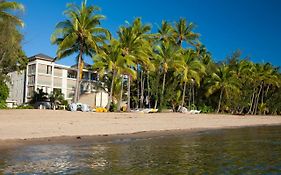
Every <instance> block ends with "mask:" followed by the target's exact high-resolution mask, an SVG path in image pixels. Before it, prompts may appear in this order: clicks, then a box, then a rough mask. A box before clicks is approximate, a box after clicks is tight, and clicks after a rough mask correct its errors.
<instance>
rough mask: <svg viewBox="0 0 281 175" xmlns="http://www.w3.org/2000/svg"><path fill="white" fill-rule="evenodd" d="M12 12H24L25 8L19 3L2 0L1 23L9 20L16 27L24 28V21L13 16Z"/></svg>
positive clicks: (0, 0)
mask: <svg viewBox="0 0 281 175" xmlns="http://www.w3.org/2000/svg"><path fill="white" fill-rule="evenodd" d="M11 10H13V11H15V10H19V11H23V10H24V6H23V5H22V4H20V3H18V2H10V1H5V0H0V22H1V21H4V20H8V21H10V22H12V23H14V24H16V25H19V26H21V27H23V26H24V23H23V21H22V20H21V19H20V18H18V17H17V16H15V15H13V14H11V13H10V11H11Z"/></svg>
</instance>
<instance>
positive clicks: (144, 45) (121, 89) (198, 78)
mask: <svg viewBox="0 0 281 175" xmlns="http://www.w3.org/2000/svg"><path fill="white" fill-rule="evenodd" d="M23 9H24V8H23V6H22V5H21V4H18V3H15V2H9V1H0V24H1V25H0V81H1V84H3V82H4V81H8V78H7V76H6V75H7V74H8V73H9V72H11V71H15V70H21V69H22V68H24V66H25V63H26V57H25V54H24V52H23V51H22V48H21V41H22V39H23V36H22V34H21V33H20V31H19V29H20V27H22V26H23V22H22V21H21V19H20V18H18V17H17V16H14V15H13V14H12V13H11V10H19V11H22V10H23ZM99 10H100V8H99V7H96V6H92V5H87V4H86V1H83V2H82V3H81V6H77V5H75V4H68V5H67V10H66V11H65V13H64V14H65V16H66V20H64V21H62V22H59V23H58V24H57V25H56V27H55V31H54V33H53V35H52V36H51V42H52V43H53V44H55V45H57V46H58V47H57V57H56V59H57V60H58V59H62V58H64V57H67V56H73V55H74V58H75V61H76V63H77V82H76V92H75V98H74V101H75V102H76V101H78V99H79V92H80V90H79V87H80V86H79V85H80V82H81V70H82V69H83V68H84V67H83V62H84V59H85V57H91V58H92V59H93V61H94V64H93V66H92V69H93V70H95V71H97V72H98V73H99V79H100V81H102V82H103V83H102V84H101V86H103V87H102V89H105V90H107V91H108V94H109V103H108V105H107V111H108V110H110V111H124V103H125V104H126V107H125V108H126V110H127V111H130V110H131V108H133V109H135V108H157V109H159V111H163V110H166V109H171V110H173V111H175V112H176V111H178V110H179V109H180V108H181V107H186V108H188V109H198V110H201V111H202V112H217V113H232V114H253V115H254V114H281V87H280V86H281V73H280V69H279V67H277V66H274V65H272V64H270V63H256V62H253V61H251V60H250V58H248V57H245V58H244V57H242V54H241V53H240V52H239V51H236V52H234V53H232V54H231V55H230V56H229V57H227V58H225V59H224V60H220V61H215V60H217V59H215V58H213V56H212V54H211V53H210V52H209V51H208V49H207V48H206V47H205V46H204V44H202V41H201V38H200V34H199V33H198V32H196V30H195V28H196V25H195V24H194V23H193V22H189V21H187V20H186V19H184V18H180V19H179V20H178V21H174V22H169V21H165V20H164V21H162V23H161V25H160V26H158V28H157V29H156V30H155V31H156V32H153V31H154V30H153V26H152V25H150V24H146V23H143V22H142V19H141V18H135V19H134V20H133V21H132V22H126V23H125V24H124V25H121V26H120V28H119V29H118V31H117V33H116V35H115V34H114V35H112V34H111V33H110V32H109V31H108V30H107V29H105V28H103V27H102V23H101V22H102V20H103V19H105V16H104V15H101V14H98V12H99ZM4 24H5V25H4ZM112 36H116V37H115V38H113V37H112ZM7 43H8V45H7ZM0 93H1V94H0V97H1V98H2V99H4V98H6V96H7V95H6V87H5V86H1V88H0ZM37 95H38V94H37ZM37 97H38V98H39V97H40V98H41V97H42V96H39V95H38V96H37ZM51 97H52V99H53V102H54V105H56V102H57V100H56V99H60V98H61V94H57V93H53V95H52V96H51ZM42 98H43V97H42ZM4 100H5V99H4ZM2 101H3V100H2ZM0 103H1V101H0Z"/></svg>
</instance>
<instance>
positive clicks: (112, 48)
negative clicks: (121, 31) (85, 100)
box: [93, 40, 135, 110]
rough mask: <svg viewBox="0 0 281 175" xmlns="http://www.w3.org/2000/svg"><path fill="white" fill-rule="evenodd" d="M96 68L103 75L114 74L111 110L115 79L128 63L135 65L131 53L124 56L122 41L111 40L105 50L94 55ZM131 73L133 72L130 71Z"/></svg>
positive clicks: (108, 105)
mask: <svg viewBox="0 0 281 175" xmlns="http://www.w3.org/2000/svg"><path fill="white" fill-rule="evenodd" d="M94 62H95V64H94V66H93V67H94V69H96V70H98V72H99V73H100V75H101V76H103V75H104V74H105V73H106V74H112V81H111V86H110V91H109V92H110V93H109V94H110V95H109V102H108V104H107V109H108V110H109V108H110V104H111V102H112V101H113V100H112V98H113V96H112V94H113V87H114V80H115V78H116V77H117V76H119V75H120V73H123V71H124V69H125V67H126V66H127V64H129V65H134V64H135V63H134V62H132V59H131V58H130V55H127V56H125V57H123V56H122V51H121V48H120V43H119V42H118V41H117V40H111V42H110V44H109V45H107V46H105V48H104V52H101V53H100V54H97V55H96V56H95V57H94ZM130 73H131V72H130Z"/></svg>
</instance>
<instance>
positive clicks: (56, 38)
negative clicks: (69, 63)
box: [51, 1, 110, 102]
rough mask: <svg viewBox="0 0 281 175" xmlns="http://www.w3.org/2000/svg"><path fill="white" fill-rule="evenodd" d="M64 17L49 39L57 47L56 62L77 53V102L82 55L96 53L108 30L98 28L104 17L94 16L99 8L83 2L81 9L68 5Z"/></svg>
mask: <svg viewBox="0 0 281 175" xmlns="http://www.w3.org/2000/svg"><path fill="white" fill-rule="evenodd" d="M67 8H68V9H67V10H66V11H65V13H64V14H65V15H66V17H67V18H68V19H66V20H65V21H62V22H59V23H58V24H57V25H56V30H55V32H54V33H53V35H52V37H51V42H52V44H56V45H58V49H57V60H58V59H61V58H64V57H66V56H70V55H72V54H74V53H78V56H77V60H76V61H77V80H76V90H75V97H74V102H77V101H78V100H79V92H80V88H79V84H80V78H81V75H80V70H79V68H80V67H81V63H82V60H83V58H82V57H83V55H89V56H92V55H93V54H94V53H98V52H99V50H100V46H101V45H102V44H104V42H105V40H106V39H109V38H110V33H109V31H108V30H106V29H104V28H102V27H100V21H101V20H102V19H104V18H105V16H103V15H100V14H96V12H97V11H99V10H100V9H99V7H96V6H87V5H86V1H83V2H82V4H81V7H79V6H77V5H75V4H68V5H67Z"/></svg>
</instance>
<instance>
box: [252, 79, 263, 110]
mask: <svg viewBox="0 0 281 175" xmlns="http://www.w3.org/2000/svg"><path fill="white" fill-rule="evenodd" d="M262 87H263V85H262V84H261V85H260V89H259V93H258V95H257V98H256V105H255V108H254V114H255V115H256V114H257V111H258V105H259V99H260V94H261V90H262Z"/></svg>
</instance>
